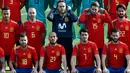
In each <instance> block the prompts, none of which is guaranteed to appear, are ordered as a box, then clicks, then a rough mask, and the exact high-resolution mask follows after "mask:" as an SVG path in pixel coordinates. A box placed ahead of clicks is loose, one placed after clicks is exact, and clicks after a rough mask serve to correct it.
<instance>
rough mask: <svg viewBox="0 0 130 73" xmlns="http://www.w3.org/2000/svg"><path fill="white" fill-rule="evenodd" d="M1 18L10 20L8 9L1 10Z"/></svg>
mask: <svg viewBox="0 0 130 73" xmlns="http://www.w3.org/2000/svg"><path fill="white" fill-rule="evenodd" d="M2 18H3V20H4V21H8V20H10V10H3V11H2Z"/></svg>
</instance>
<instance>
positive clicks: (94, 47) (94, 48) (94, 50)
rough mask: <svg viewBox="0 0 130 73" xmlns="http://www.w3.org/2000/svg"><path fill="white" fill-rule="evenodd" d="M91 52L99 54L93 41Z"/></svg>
mask: <svg viewBox="0 0 130 73" xmlns="http://www.w3.org/2000/svg"><path fill="white" fill-rule="evenodd" d="M93 52H94V54H99V52H98V48H97V45H96V44H95V43H93Z"/></svg>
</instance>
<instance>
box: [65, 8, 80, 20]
mask: <svg viewBox="0 0 130 73" xmlns="http://www.w3.org/2000/svg"><path fill="white" fill-rule="evenodd" d="M67 17H68V18H69V21H71V22H76V21H77V20H78V17H77V16H76V15H75V14H74V13H73V11H72V10H68V12H67Z"/></svg>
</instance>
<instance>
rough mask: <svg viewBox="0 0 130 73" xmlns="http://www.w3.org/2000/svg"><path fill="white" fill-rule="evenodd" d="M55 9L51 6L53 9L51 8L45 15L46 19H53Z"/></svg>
mask: <svg viewBox="0 0 130 73" xmlns="http://www.w3.org/2000/svg"><path fill="white" fill-rule="evenodd" d="M55 11H56V8H53V9H51V11H50V12H49V14H48V15H47V19H48V20H49V21H53V18H54V13H55Z"/></svg>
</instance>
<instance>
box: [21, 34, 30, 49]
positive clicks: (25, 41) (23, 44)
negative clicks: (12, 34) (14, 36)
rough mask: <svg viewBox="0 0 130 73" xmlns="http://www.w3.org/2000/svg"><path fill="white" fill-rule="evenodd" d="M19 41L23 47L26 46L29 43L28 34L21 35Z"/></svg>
mask: <svg viewBox="0 0 130 73" xmlns="http://www.w3.org/2000/svg"><path fill="white" fill-rule="evenodd" d="M19 43H20V45H21V46H22V47H23V48H25V47H26V45H27V43H28V39H27V36H25V37H20V40H19Z"/></svg>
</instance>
